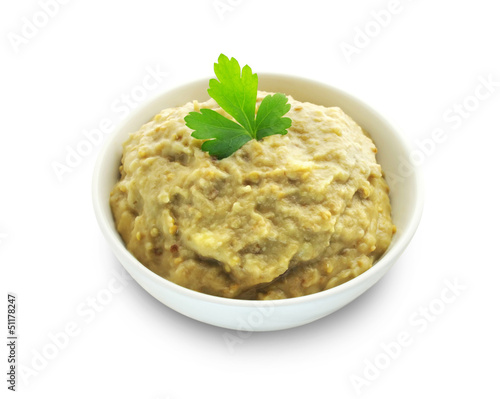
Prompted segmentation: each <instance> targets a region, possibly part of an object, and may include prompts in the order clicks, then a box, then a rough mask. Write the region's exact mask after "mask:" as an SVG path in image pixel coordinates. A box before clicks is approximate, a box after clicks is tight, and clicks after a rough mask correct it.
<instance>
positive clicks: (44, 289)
mask: <svg viewBox="0 0 500 399" xmlns="http://www.w3.org/2000/svg"><path fill="white" fill-rule="evenodd" d="M45 1H48V0H45ZM42 2H43V1H42ZM61 2H62V0H61ZM219 3H226V4H231V3H232V4H234V6H230V8H228V9H226V10H225V11H224V10H219V13H218V12H217V10H216V8H215V7H214V2H213V1H212V0H205V1H203V0H198V1H180V0H177V1H170V0H168V1H167V0H142V1H127V2H125V1H118V0H107V1H96V0H87V1H77V0H73V1H67V4H65V5H60V6H59V9H54V8H52V11H51V13H52V14H53V15H52V16H49V17H47V18H45V17H44V15H42V14H41V13H40V12H42V13H44V11H41V10H42V7H41V5H40V3H39V2H38V1H35V0H29V1H16V2H13V1H4V2H2V5H1V6H0V21H1V29H2V41H1V42H0V52H1V57H2V58H1V59H2V62H1V66H0V68H1V74H0V87H1V89H0V93H1V94H0V96H1V109H2V110H1V115H2V131H1V144H0V173H1V187H2V188H1V190H2V195H1V197H0V205H1V210H2V211H1V217H0V237H1V238H0V240H1V242H0V259H1V260H0V262H1V273H2V276H1V281H0V284H1V293H0V295H1V301H2V302H3V303H4V304H2V305H1V306H0V309H3V310H1V312H6V305H7V303H6V302H7V301H6V294H7V292H8V291H11V292H15V293H16V294H17V295H18V328H19V331H18V332H19V337H20V338H19V341H18V354H19V356H18V359H17V360H18V362H19V363H21V364H22V365H23V366H24V367H25V369H24V372H23V373H18V384H17V390H18V392H17V394H18V395H19V396H18V397H21V398H67V397H71V398H88V397H97V398H106V397H114V398H146V399H148V398H151V399H154V398H157V399H158V398H163V399H166V398H175V399H180V398H201V397H203V398H235V397H237V398H256V397H265V398H270V397H289V398H303V397H320V398H337V397H341V398H351V397H357V391H356V386H355V384H354V383H353V382H352V379H353V378H355V377H353V376H357V377H359V378H365V382H366V384H364V385H362V386H361V387H359V386H358V388H360V390H361V397H367V398H388V397H389V398H396V397H405V398H421V397H430V398H437V397H453V398H455V397H459V398H462V397H481V398H493V397H499V396H498V395H499V392H500V387H499V384H498V371H499V366H498V359H499V355H500V347H499V340H498V337H499V335H500V328H499V323H498V318H499V317H498V314H499V312H498V303H499V300H500V290H499V289H498V281H499V278H500V271H499V270H500V263H499V261H498V253H497V250H498V248H499V243H498V241H499V240H498V239H499V238H500V234H499V227H498V226H499V222H500V215H499V206H498V203H499V197H498V192H499V190H498V185H499V178H498V175H499V174H498V170H499V168H498V153H499V146H500V139H499V137H500V126H499V116H498V115H499V112H498V111H499V106H500V85H499V82H500V52H499V40H498V39H499V38H500V24H499V23H498V15H499V10H498V8H495V6H496V2H494V1H487V0H475V1H452V0H441V1H438V2H436V1H430V0H419V1H418V0H413V1H410V0H401V2H400V3H399V4H400V5H399V7H396V8H397V10H398V11H399V12H397V13H392V14H391V18H390V21H388V22H385V23H384V24H385V25H386V26H384V27H381V28H380V23H379V22H377V17H375V14H373V13H374V12H375V13H378V14H377V15H380V11H381V10H387V9H388V4H389V1H387V0H384V1H382V0H381V1H363V2H353V1H348V0H336V1H315V0H308V1H285V0H281V1H264V0H255V1H251V0H242V1H237V0H232V1H230V0H222V1H221V2H219ZM45 13H46V12H45ZM382 14H384V13H382ZM384 15H387V14H384ZM34 19H35V22H36V23H37V24H38V25H40V26H41V27H39V28H37V30H38V31H37V32H35V33H33V32H31V35H32V37H29V38H26V37H25V38H24V39H20V37H21V35H22V34H23V29H24V34H25V35H26V34H27V35H28V36H29V33H30V32H29V28H26V27H25V25H26V24H29V23H30V22H29V21H33V20H34ZM379 19H380V17H379ZM26 21H28V22H26ZM377 24H379V25H378V28H380V29H378V28H377ZM42 25H43V26H42ZM23 27H24V28H23ZM363 29H368V30H369V31H370V34H371V36H372V37H369V38H368V39H366V38H365V43H360V40H362V39H361V38H360V33H359V31H360V30H363ZM370 29H371V30H370ZM16 35H17V36H16ZM355 39H357V41H356V43H357V44H358V45H363V46H364V47H363V48H359V46H358V48H357V50H356V53H352V54H351V56H346V54H345V51H343V50H342V46H344V48H346V46H348V45H351V46H354V43H355ZM19 40H21V41H19ZM343 43H344V44H343ZM351 50H352V48H351ZM221 52H223V53H225V54H227V55H229V56H233V57H235V58H237V59H238V60H239V61H240V62H241V63H242V64H247V63H248V64H249V65H250V66H251V67H252V68H253V70H254V71H256V72H280V73H286V74H294V75H300V76H304V77H309V78H313V79H316V80H319V81H322V82H325V83H328V84H331V85H334V86H337V87H340V88H343V89H345V90H347V91H349V92H351V93H353V94H355V95H356V96H358V97H360V98H362V99H363V100H364V101H366V102H368V103H369V104H371V105H373V106H374V107H375V108H376V109H378V110H379V111H381V112H382V113H383V114H385V115H387V116H388V117H389V118H390V119H392V120H393V121H395V123H396V124H398V125H399V126H400V127H401V129H402V130H403V131H404V133H405V134H406V135H407V136H408V138H409V139H410V141H411V142H412V144H413V146H414V147H415V149H417V150H418V144H417V143H419V142H420V143H422V142H423V141H425V140H429V139H430V138H431V137H432V132H433V131H435V130H436V129H442V130H443V131H444V132H445V134H446V139H445V140H444V141H442V142H441V143H437V144H436V143H434V144H432V143H431V144H429V142H428V141H427V143H428V150H427V153H426V154H424V153H423V152H420V155H417V152H415V154H416V155H415V157H416V159H417V158H418V161H419V163H421V164H422V165H421V167H422V169H423V172H424V176H425V186H426V187H425V188H426V194H425V196H426V205H425V210H424V215H423V219H422V222H421V225H420V228H419V230H418V232H417V234H416V236H415V238H414V240H413V241H412V243H411V245H410V246H409V248H408V249H407V251H406V252H405V254H404V255H403V256H402V257H401V258H400V260H399V261H398V262H397V264H396V265H395V267H394V268H393V269H392V270H391V272H390V273H389V274H388V275H387V276H386V277H385V278H384V279H383V280H382V281H381V282H380V283H379V284H377V285H376V286H375V287H374V288H372V289H371V290H370V291H369V292H367V293H366V294H365V295H363V296H362V297H360V298H359V299H357V300H356V301H354V302H353V303H351V304H350V305H348V306H347V307H345V308H343V309H342V310H340V311H338V312H336V313H334V314H333V315H331V316H329V317H327V318H324V319H322V320H320V321H317V322H315V323H312V324H310V325H307V326H304V327H300V328H295V329H292V330H287V331H281V332H272V333H254V334H251V335H250V336H248V337H245V338H244V339H241V340H238V341H237V343H236V344H234V342H233V344H232V345H229V344H228V343H227V338H228V336H230V335H228V334H231V336H232V337H238V336H237V335H236V333H235V332H231V331H227V330H223V329H220V328H216V327H212V326H209V325H204V324H202V323H199V322H196V321H193V320H190V319H188V318H186V317H184V316H181V315H179V314H177V313H175V312H174V311H172V310H170V309H168V308H167V307H165V306H163V305H162V304H160V303H159V302H157V301H156V300H155V299H153V298H152V297H151V296H149V294H147V293H146V292H145V291H144V290H143V289H142V288H140V287H139V286H138V285H137V284H136V283H135V282H133V281H130V280H127V278H126V277H121V280H116V277H115V276H117V275H118V276H126V275H125V273H124V272H123V271H122V268H121V266H120V265H119V263H118V261H117V260H116V259H114V257H113V255H112V254H111V252H110V250H109V248H108V247H107V245H106V243H105V242H104V239H103V237H102V235H101V233H100V231H99V229H98V227H97V224H96V221H95V219H94V215H93V210H92V206H91V193H90V182H91V174H92V170H93V164H94V161H95V158H96V155H97V153H98V150H99V148H98V147H99V146H100V145H95V146H93V147H92V148H91V149H90V150H89V154H88V155H86V156H84V157H83V158H82V159H81V160H80V161H79V163H78V164H77V165H76V166H74V167H72V168H71V171H66V172H65V173H64V174H63V175H62V176H60V178H58V176H57V174H56V172H55V171H54V165H55V163H57V162H58V163H61V164H64V163H65V162H66V161H65V158H66V157H67V155H68V151H70V149H73V150H74V149H75V148H77V146H78V145H81V143H82V141H84V140H85V136H84V131H85V130H91V129H96V128H98V127H99V124H100V123H101V122H102V121H107V120H110V121H111V123H112V124H113V125H115V124H116V123H118V122H119V121H120V120H121V119H122V118H123V115H124V113H125V110H123V108H122V111H121V113H120V112H118V111H117V108H116V106H117V104H119V103H120V102H121V99H122V95H130V93H132V92H134V93H135V94H136V97H137V96H138V95H140V94H141V89H140V88H138V86H139V85H140V84H141V83H142V81H143V79H144V78H145V77H146V76H147V75H148V72H147V71H148V69H147V68H149V69H159V70H161V71H162V73H164V72H166V71H168V76H166V77H163V78H161V79H158V80H160V81H161V83H160V84H158V85H157V87H156V88H155V89H152V90H148V91H147V93H146V96H144V100H147V98H150V97H152V96H154V95H156V94H157V93H159V92H161V91H163V90H167V89H169V88H171V87H174V86H176V85H178V84H181V83H183V82H186V81H189V80H193V79H198V78H200V77H205V76H210V75H211V74H212V71H213V69H212V68H213V63H214V62H215V60H216V59H217V57H218V55H219V54H220V53H221ZM488 79H489V80H490V81H492V82H496V83H492V84H490V87H489V89H490V91H489V92H488V90H487V88H486V87H483V88H482V89H480V91H479V93H480V96H481V98H482V99H477V98H476V99H474V98H472V97H471V96H475V91H476V88H477V87H478V86H480V85H482V83H481V81H485V80H488ZM483 86H484V85H483ZM486 97H487V98H486ZM144 100H143V101H144ZM464 102H465V106H466V108H467V109H468V110H469V111H467V109H466V111H467V114H463V115H464V116H462V117H458V118H457V115H458V114H453V112H454V111H453V107H455V106H457V105H458V106H463V104H464ZM113 104H114V106H113ZM444 115H448V116H447V117H446V116H444ZM465 115H467V116H465ZM452 117H453V119H452ZM446 281H448V282H449V283H453V282H455V283H457V284H459V285H460V286H462V288H460V289H459V290H458V291H457V293H456V294H454V296H453V301H451V303H448V304H445V305H444V306H440V305H442V304H443V302H441V299H440V296H441V293H442V291H443V289H444V288H445V286H446V285H445V284H446V283H445V282H446ZM110 284H111V285H112V286H113V287H114V288H115V289H114V291H115V294H112V295H111V296H109V295H106V292H104V291H106V290H107V289H108V288H107V287H108V286H109V285H110ZM463 287H465V288H463ZM118 291H119V292H118ZM108 293H109V291H108ZM93 298H94V299H95V298H101V300H105V301H104V302H106V303H99V299H98V302H97V305H96V309H99V311H97V310H92V307H91V306H90V302H89V301H92V299H93ZM430 304H431V307H432V306H433V309H435V312H436V313H439V314H437V315H434V316H433V315H432V314H431V315H430V316H431V317H432V318H433V321H432V322H430V321H425V320H426V319H424V316H422V315H420V314H419V313H418V312H419V308H420V307H422V308H427V307H429V305H430ZM415 312H417V313H415ZM431 312H433V311H432V310H431ZM431 317H429V318H431ZM0 319H1V320H3V321H2V323H0V324H5V327H2V328H1V329H0V330H1V331H2V334H1V335H2V336H4V339H5V340H6V336H7V332H6V316H2V317H1V318H0ZM68 324H69V326H70V327H69V328H70V329H71V328H74V329H75V331H74V334H73V336H72V337H70V338H67V339H66V338H63V335H62V334H66V333H63V331H64V330H65V328H66V327H67V325H68ZM404 332H406V333H408V335H409V337H410V338H409V340H410V342H411V343H410V344H409V345H408V346H406V347H403V348H402V349H401V350H400V351H399V352H398V353H396V355H394V356H393V357H394V358H393V359H390V363H389V364H386V363H385V362H384V359H387V357H385V358H384V355H383V353H384V352H383V344H388V343H390V342H394V341H395V340H396V339H397V337H398V336H399V335H400V334H401V333H404ZM54 336H55V337H59V338H58V339H59V346H60V348H56V347H55V346H53V344H52V343H51V342H52V341H51V337H54ZM4 339H2V342H4ZM1 346H2V347H3V348H4V349H3V350H2V351H1V359H0V364H1V367H0V370H1V375H2V378H0V379H1V380H2V381H3V382H2V383H1V384H0V385H1V387H0V389H1V390H2V391H3V393H2V394H1V396H2V397H4V394H5V392H6V387H7V382H6V374H5V373H6V371H7V360H6V357H7V351H6V346H4V344H2V345H1ZM54 348H55V351H54ZM44 353H45V355H44ZM46 355H47V356H46ZM41 356H43V357H44V360H43V359H41ZM47 357H50V358H51V359H47ZM377 359H378V362H379V364H380V365H382V366H383V367H385V369H383V370H380V368H378V369H377V370H375V371H373V370H372V371H371V374H370V377H371V380H369V379H366V375H365V374H364V373H366V372H367V370H366V369H367V368H368V366H367V364H373V363H374V362H376V361H377Z"/></svg>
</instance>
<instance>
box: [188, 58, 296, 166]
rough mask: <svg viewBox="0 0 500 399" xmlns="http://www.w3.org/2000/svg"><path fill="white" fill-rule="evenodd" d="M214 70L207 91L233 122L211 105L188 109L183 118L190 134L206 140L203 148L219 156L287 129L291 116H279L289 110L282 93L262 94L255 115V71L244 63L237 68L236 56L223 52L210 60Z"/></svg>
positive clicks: (284, 131) (226, 154)
mask: <svg viewBox="0 0 500 399" xmlns="http://www.w3.org/2000/svg"><path fill="white" fill-rule="evenodd" d="M214 71H215V76H216V77H217V78H218V79H219V80H217V79H210V82H209V85H210V88H209V89H208V90H207V91H208V94H209V95H210V97H212V98H213V99H214V100H215V101H217V104H219V106H220V107H221V108H222V109H223V110H224V111H226V112H227V113H228V114H229V115H231V116H232V117H233V118H234V119H235V121H236V122H235V121H233V120H231V119H228V118H226V117H225V116H223V115H221V114H219V113H218V112H216V111H214V110H212V109H201V110H200V112H195V111H194V112H190V113H189V114H188V115H187V116H186V117H185V118H184V120H185V122H186V125H187V126H188V127H189V128H190V129H193V130H194V131H193V133H191V136H193V137H194V138H197V139H201V140H207V141H205V142H204V143H203V144H202V146H201V149H202V150H203V151H207V152H208V153H209V154H210V155H212V156H215V157H217V158H218V159H222V158H226V157H228V156H230V155H232V154H233V153H234V152H235V151H237V150H238V149H240V148H241V147H242V146H243V145H244V144H245V143H247V142H248V141H250V140H252V139H256V140H262V139H263V138H264V137H267V136H272V135H274V134H281V135H284V134H286V133H287V130H286V129H288V128H289V127H290V126H291V125H292V120H291V119H290V118H285V117H283V115H285V114H286V113H287V112H288V111H289V110H290V104H289V103H288V99H287V98H286V96H285V95H284V94H281V93H276V94H274V95H271V94H269V95H267V96H266V97H264V99H263V100H262V102H261V104H260V107H259V110H258V111H257V115H255V107H256V104H257V85H258V77H257V74H256V73H252V69H251V68H250V67H249V66H248V65H245V66H244V67H243V69H240V64H239V63H238V61H236V59H234V58H231V59H229V58H228V57H226V56H225V55H224V54H221V55H220V56H219V59H218V63H215V64H214Z"/></svg>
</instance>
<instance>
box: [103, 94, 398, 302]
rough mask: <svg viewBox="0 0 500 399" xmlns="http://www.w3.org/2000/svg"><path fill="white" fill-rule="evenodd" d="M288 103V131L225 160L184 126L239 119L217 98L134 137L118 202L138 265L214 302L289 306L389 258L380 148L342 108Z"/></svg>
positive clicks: (119, 220)
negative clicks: (202, 117)
mask: <svg viewBox="0 0 500 399" xmlns="http://www.w3.org/2000/svg"><path fill="white" fill-rule="evenodd" d="M267 94H268V93H266V92H259V93H258V99H257V107H258V106H259V104H260V102H261V101H262V99H263V98H264V97H265V95H267ZM288 99H289V102H290V104H291V110H290V112H289V113H288V114H287V115H286V116H288V117H290V118H291V119H292V121H293V123H292V127H291V128H290V129H288V134H287V135H285V136H280V135H275V136H269V137H266V138H264V139H263V140H262V141H255V140H252V141H250V142H248V143H247V144H245V145H244V146H243V147H242V148H241V149H240V150H238V151H236V152H235V153H234V154H233V155H232V156H230V157H228V158H225V159H223V160H220V161H219V160H216V159H213V158H212V157H210V156H209V155H208V153H206V152H203V151H201V149H200V147H201V144H202V141H201V140H197V139H194V138H192V137H191V132H192V130H191V129H189V128H188V127H187V126H186V125H185V122H184V117H185V116H186V115H187V114H188V113H189V112H190V111H198V110H199V109H200V108H211V109H214V110H215V111H217V112H220V113H222V114H223V115H225V116H226V117H229V118H230V116H229V115H227V114H226V113H225V112H224V111H223V110H222V109H221V108H219V107H218V105H217V104H216V102H215V101H214V100H209V101H207V102H204V103H197V102H196V101H195V102H190V103H188V104H186V105H184V106H182V107H177V108H169V109H165V110H163V111H161V112H160V113H159V114H158V115H156V116H155V117H154V118H153V120H152V121H150V122H149V123H147V124H145V125H144V126H142V127H141V129H140V130H139V131H137V132H135V133H132V134H131V135H130V137H129V139H128V140H127V141H126V142H125V143H124V145H123V158H122V165H121V167H120V173H121V178H120V180H119V182H118V183H117V184H116V186H115V187H114V188H113V190H112V192H111V199H110V203H111V208H112V211H113V214H114V217H115V222H116V226H117V229H118V231H119V233H120V234H121V236H122V238H123V240H124V242H125V243H126V245H127V248H128V250H129V251H130V252H131V253H132V254H134V256H135V257H136V258H137V259H138V260H139V261H141V262H142V263H143V264H144V265H146V266H147V267H148V268H149V269H151V270H152V271H153V272H155V273H157V274H158V275H160V276H162V277H164V278H166V279H168V280H170V281H172V282H174V283H177V284H179V285H182V286H184V287H187V288H190V289H193V290H196V291H200V292H204V293H207V294H212V295H218V296H223V297H231V298H245V299H279V298H290V297H296V296H301V295H307V294H311V293H315V292H318V291H322V290H325V289H328V288H331V287H334V286H336V285H339V284H341V283H343V282H345V281H347V280H350V279H352V278H353V277H356V276H358V275H359V274H361V273H363V272H364V271H366V270H367V269H369V268H370V267H371V266H372V264H373V262H374V261H376V260H377V259H378V258H379V257H380V256H381V255H382V254H383V253H384V252H385V250H386V249H387V247H388V246H389V244H390V242H391V239H392V235H393V233H394V232H395V227H394V225H393V224H392V221H391V208H390V203H389V196H388V191H389V190H388V186H387V184H386V182H385V180H384V178H383V175H382V170H381V167H380V165H379V164H378V163H377V161H376V159H375V154H376V152H377V150H376V148H375V145H374V144H373V142H372V140H371V139H370V138H369V137H368V136H367V135H366V134H365V133H364V132H363V130H362V129H361V128H360V126H358V125H357V124H356V123H355V122H354V121H353V120H352V119H351V118H350V117H349V116H347V115H346V114H345V113H344V112H343V111H342V110H341V109H340V108H337V107H331V108H325V107H323V106H319V105H314V104H310V103H302V102H299V101H295V100H294V99H293V98H291V97H288Z"/></svg>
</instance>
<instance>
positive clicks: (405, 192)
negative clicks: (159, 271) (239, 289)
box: [92, 73, 422, 331]
mask: <svg viewBox="0 0 500 399" xmlns="http://www.w3.org/2000/svg"><path fill="white" fill-rule="evenodd" d="M208 80H209V79H208V78H207V79H202V80H199V81H196V82H194V83H190V84H186V85H183V86H180V87H177V88H174V89H171V90H169V91H167V92H165V93H163V94H161V95H159V96H157V97H156V98H154V99H152V100H151V101H149V102H147V103H146V104H144V105H143V106H141V107H140V108H139V109H137V110H136V111H135V112H133V113H132V114H131V115H130V117H129V118H127V120H125V121H124V122H123V123H121V125H120V126H118V127H117V129H116V131H115V132H114V133H113V134H112V135H111V136H110V137H108V139H107V141H106V142H105V143H104V144H103V147H102V149H101V151H100V154H99V157H98V160H97V162H96V165H95V171H94V177H93V182H92V190H93V204H94V210H95V214H96V217H97V221H98V223H99V226H100V228H101V230H102V232H103V234H104V237H105V238H106V240H107V241H108V243H109V245H110V246H111V249H112V251H113V252H114V254H115V256H116V257H117V258H118V260H119V261H120V262H121V264H122V265H123V266H124V267H125V269H126V270H127V271H128V273H130V275H131V276H132V277H133V278H134V279H135V280H136V281H137V282H138V283H139V284H140V285H141V286H142V287H143V288H144V289H145V290H146V291H148V292H149V293H150V294H151V295H152V296H154V297H155V298H156V299H158V300H159V301H160V302H162V303H164V304H165V305H167V306H168V307H170V308H172V309H174V310H176V311H177V312H179V313H182V314H184V315H186V316H188V317H191V318H193V319H196V320H199V321H202V322H205V323H208V324H213V325H215V326H220V327H225V328H230V329H235V330H246V331H272V330H281V329H286V328H291V327H296V326H300V325H303V324H307V323H310V322H312V321H315V320H318V319H320V318H322V317H324V316H327V315H329V314H331V313H333V312H335V311H336V310H338V309H340V308H341V307H343V306H345V305H346V304H348V303H349V302H351V301H352V300H354V299H355V298H357V297H358V296H359V295H361V294H362V293H363V292H365V291H366V290H368V289H369V288H370V287H371V286H372V285H374V284H375V283H376V282H377V281H378V280H380V278H381V277H382V276H383V275H384V274H385V273H387V271H388V270H389V269H390V267H391V266H392V265H393V264H394V262H395V261H396V260H397V259H398V257H399V256H400V255H401V253H402V252H403V251H404V249H405V248H406V246H407V245H408V243H409V242H410V240H411V238H412V237H413V234H414V233H415V230H416V229H417V226H418V223H419V221H420V216H421V212H422V190H421V183H420V178H419V175H418V171H417V170H413V171H412V173H411V174H410V173H406V176H400V174H401V172H400V168H401V162H402V160H404V159H409V157H408V155H409V146H408V145H407V143H406V140H405V139H404V137H403V135H402V134H401V133H400V132H399V131H398V130H397V129H396V128H395V127H394V126H393V125H392V124H390V123H389V122H388V121H387V120H386V119H385V118H384V117H383V116H381V115H380V114H379V113H378V112H376V111H375V110H374V109H373V108H371V107H370V106H368V105H366V104H365V103H363V102H362V101H360V100H358V99H357V98H355V97H353V96H351V95H349V94H347V93H345V92H343V91H341V90H339V89H336V88H334V87H331V86H328V85H325V84H323V83H319V82H315V81H311V80H308V79H303V78H298V77H292V76H284V75H273V74H264V73H260V74H259V89H260V90H265V91H271V92H282V93H285V94H290V95H292V96H293V97H294V98H295V99H297V100H300V101H309V102H312V103H315V104H321V105H324V106H339V107H341V108H342V109H343V110H344V111H345V112H346V113H347V114H348V115H350V116H351V117H352V118H353V119H354V120H355V121H356V122H357V123H358V124H360V125H361V126H362V127H363V128H364V129H365V130H367V131H368V132H369V133H370V134H371V136H372V138H373V140H374V142H375V144H376V146H377V147H378V150H379V152H378V155H377V158H378V161H379V163H380V164H381V165H382V168H383V170H384V171H385V172H386V173H387V174H392V175H393V176H398V177H399V178H398V179H396V180H393V181H392V183H391V180H389V181H388V183H389V186H390V189H391V194H390V196H391V203H392V217H393V222H394V224H395V225H396V226H397V228H398V231H397V233H396V234H395V235H394V237H393V240H392V243H391V246H390V247H389V249H388V250H387V252H386V253H385V254H384V255H383V257H382V258H381V259H379V261H378V262H377V263H376V264H375V265H373V267H371V268H370V269H369V270H367V271H366V272H365V273H363V274H361V275H360V276H358V277H356V278H354V279H352V280H350V281H348V282H346V283H344V284H342V285H340V286H337V287H334V288H331V289H329V290H326V291H322V292H319V293H316V294H312V295H307V296H303V297H299V298H290V299H280V300H274V301H252V300H241V299H228V298H220V297H216V296H211V295H207V294H202V293H199V292H196V291H192V290H190V289H187V288H184V287H181V286H179V285H176V284H174V283H172V282H170V281H168V280H165V279H164V278H162V277H160V276H158V275H156V274H155V273H153V272H152V271H150V270H149V269H148V268H146V267H145V266H144V265H142V264H141V263H140V262H139V261H138V260H137V259H136V258H135V257H134V256H133V255H132V254H131V253H130V252H128V251H127V249H126V247H125V245H124V243H123V241H122V239H121V237H120V235H119V234H118V232H117V230H116V229H115V225H114V221H113V216H112V213H111V209H110V205H109V194H110V192H111V188H112V187H113V185H114V184H115V183H116V181H117V179H118V175H119V174H118V167H119V166H120V161H121V156H122V143H123V142H124V141H125V140H126V139H127V137H128V135H129V133H131V132H134V131H136V130H138V129H139V128H140V127H141V126H142V125H143V124H144V123H146V122H148V121H149V120H150V119H151V118H152V117H153V116H155V115H156V114H157V113H158V112H159V111H161V110H162V109H164V108H168V107H172V106H180V105H183V104H185V103H187V102H188V101H192V100H195V99H196V100H199V101H204V100H207V99H208V98H209V97H208V94H207V88H208ZM398 173H399V175H398ZM408 174H409V176H408ZM395 182H396V183H397V184H395Z"/></svg>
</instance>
